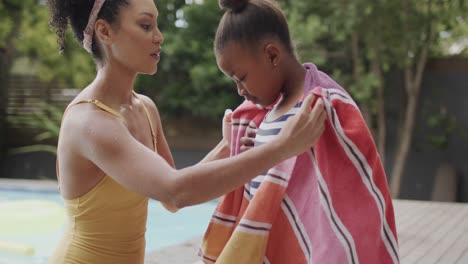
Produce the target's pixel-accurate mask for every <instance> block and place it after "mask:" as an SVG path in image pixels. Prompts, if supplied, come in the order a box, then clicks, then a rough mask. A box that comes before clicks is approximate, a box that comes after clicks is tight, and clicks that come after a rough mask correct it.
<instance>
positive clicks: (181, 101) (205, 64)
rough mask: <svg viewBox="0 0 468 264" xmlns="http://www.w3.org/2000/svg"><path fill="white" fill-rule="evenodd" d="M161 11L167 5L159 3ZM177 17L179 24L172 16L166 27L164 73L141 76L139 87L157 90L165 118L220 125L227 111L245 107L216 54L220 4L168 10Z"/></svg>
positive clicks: (161, 65) (200, 3) (160, 67)
mask: <svg viewBox="0 0 468 264" xmlns="http://www.w3.org/2000/svg"><path fill="white" fill-rule="evenodd" d="M161 6H164V2H163V4H161V2H158V8H160V9H161ZM177 8H179V9H177ZM171 11H172V12H174V13H175V14H176V15H175V18H174V17H172V15H171V17H172V19H171V20H169V21H168V22H166V23H165V24H164V25H163V26H162V32H163V34H164V37H165V40H164V44H163V49H162V51H163V53H162V58H161V62H160V63H159V69H158V73H157V74H156V76H155V77H153V76H141V77H140V78H139V82H138V85H137V87H138V89H140V90H143V89H147V88H144V87H155V88H156V89H157V92H155V95H156V97H157V98H156V102H157V103H158V107H160V108H161V110H162V111H161V113H166V115H171V116H176V117H181V116H196V117H204V118H210V119H215V118H216V119H217V118H219V117H220V116H221V115H222V113H223V112H224V109H225V108H226V107H233V106H235V105H237V104H238V103H239V98H238V96H237V94H236V92H235V89H234V85H233V84H232V82H231V81H230V80H229V79H228V78H226V77H224V76H223V74H222V73H221V71H219V70H218V68H217V64H216V60H215V56H214V53H213V41H214V35H215V31H216V27H217V25H218V22H219V20H220V18H221V15H222V12H221V10H220V9H219V7H218V3H217V1H203V2H199V3H197V1H195V3H192V4H180V5H178V6H175V8H174V9H171V10H168V11H167V10H166V12H169V13H170V12H171ZM163 12H164V11H160V13H161V14H164V13H163ZM231 87H232V89H230V88H231Z"/></svg>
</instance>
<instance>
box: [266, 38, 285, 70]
mask: <svg viewBox="0 0 468 264" xmlns="http://www.w3.org/2000/svg"><path fill="white" fill-rule="evenodd" d="M264 51H265V55H266V57H267V60H268V62H269V63H270V64H271V65H272V66H273V67H274V68H276V67H277V66H278V65H279V64H280V62H281V59H282V54H281V50H280V49H279V47H278V45H276V44H275V43H271V42H270V43H268V44H266V46H265V49H264Z"/></svg>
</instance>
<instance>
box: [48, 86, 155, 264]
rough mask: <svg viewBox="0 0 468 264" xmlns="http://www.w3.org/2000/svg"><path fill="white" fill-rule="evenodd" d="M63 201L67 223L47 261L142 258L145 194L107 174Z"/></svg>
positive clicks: (140, 260) (100, 261)
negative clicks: (89, 187) (125, 186)
mask: <svg viewBox="0 0 468 264" xmlns="http://www.w3.org/2000/svg"><path fill="white" fill-rule="evenodd" d="M135 96H136V94H135ZM141 102H142V101H141ZM79 103H94V104H95V105H96V106H97V107H99V108H101V109H102V110H104V111H106V112H109V113H111V114H113V115H116V116H118V117H119V118H122V119H123V116H121V115H120V114H119V113H117V112H115V111H114V110H112V109H111V108H109V107H107V106H106V105H104V104H102V103H100V102H99V101H97V100H84V101H80V102H78V103H77V104H79ZM142 103H143V102H142ZM74 105H76V104H74ZM143 107H144V108H145V112H146V116H147V117H148V121H149V124H150V127H151V134H152V139H153V147H154V150H155V151H156V135H155V133H154V128H153V125H152V122H151V119H150V116H149V114H148V111H147V109H146V107H145V106H144V103H143ZM123 120H124V121H125V119H123ZM64 202H65V210H66V212H67V216H68V223H67V226H66V227H65V235H64V236H63V238H62V240H61V241H60V243H59V245H58V246H57V248H56V249H55V252H54V254H53V255H52V257H51V258H50V260H49V263H53V264H59V263H60V264H64V263H83V264H93V263H97V264H106V263H112V264H118V263H125V264H126V263H129V264H134V263H135V264H138V263H143V262H144V257H145V231H146V217H147V210H148V198H147V197H144V196H142V195H140V194H137V193H134V192H131V191H129V190H127V189H125V188H124V187H123V186H121V185H120V184H118V183H117V182H115V181H114V180H113V179H112V178H111V177H109V176H104V177H103V178H102V179H101V180H100V181H99V183H98V184H97V185H96V186H95V187H93V188H92V189H91V190H90V191H89V192H88V193H86V194H84V195H82V196H80V197H77V198H74V199H64Z"/></svg>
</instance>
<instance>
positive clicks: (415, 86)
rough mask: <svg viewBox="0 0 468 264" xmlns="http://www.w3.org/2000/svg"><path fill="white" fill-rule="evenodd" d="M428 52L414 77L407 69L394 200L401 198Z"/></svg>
mask: <svg viewBox="0 0 468 264" xmlns="http://www.w3.org/2000/svg"><path fill="white" fill-rule="evenodd" d="M428 51H429V45H427V46H426V47H424V48H423V50H422V51H421V55H420V57H419V60H418V61H417V63H416V70H415V71H414V75H413V71H412V67H411V66H409V67H407V68H406V69H405V86H406V87H405V88H406V95H407V101H406V102H407V105H406V111H405V116H404V121H403V127H402V131H401V134H400V140H399V142H398V147H397V151H396V153H395V159H394V161H393V168H392V174H391V179H390V192H391V194H392V197H393V198H398V197H399V196H400V189H401V188H400V187H401V178H402V175H403V171H404V168H405V165H406V159H407V157H408V153H409V150H410V147H411V142H412V136H413V130H414V125H415V120H416V112H417V108H418V101H419V94H420V91H421V82H422V77H423V74H424V67H425V66H426V62H427V54H428Z"/></svg>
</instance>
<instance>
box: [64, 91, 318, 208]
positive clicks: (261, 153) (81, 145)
mask: <svg viewBox="0 0 468 264" xmlns="http://www.w3.org/2000/svg"><path fill="white" fill-rule="evenodd" d="M311 103H312V96H309V97H308V98H307V99H306V100H305V101H304V104H303V107H302V108H301V110H300V111H299V113H298V114H297V115H295V116H294V117H292V118H290V119H291V120H290V121H288V122H289V123H288V125H287V126H286V127H285V128H284V129H283V130H282V131H281V132H280V134H279V135H278V138H277V140H275V141H274V142H271V143H268V144H264V145H262V146H260V147H258V148H253V149H252V150H250V151H246V152H244V153H241V154H240V155H237V156H235V157H231V158H226V159H221V160H217V161H213V162H207V163H203V164H197V165H194V166H191V167H188V168H185V169H182V170H176V169H174V168H172V167H171V166H170V165H169V164H168V163H167V162H166V161H165V160H164V159H163V158H162V157H161V156H159V155H157V154H156V153H154V152H153V151H151V150H150V149H148V148H147V147H145V146H144V145H142V144H141V143H140V142H138V141H137V140H135V139H134V138H133V137H132V136H131V134H130V133H129V132H128V130H127V129H126V127H125V126H124V125H123V124H122V123H121V122H115V120H114V119H111V118H109V117H108V115H107V114H106V113H104V112H102V113H101V112H99V113H97V114H94V115H93V116H92V117H89V118H87V119H85V120H83V121H82V122H75V123H74V124H73V123H71V124H68V125H70V126H72V127H70V128H69V129H67V131H73V134H75V135H71V136H74V137H75V138H76V140H77V141H76V142H78V143H77V146H76V147H77V149H78V152H79V153H80V154H81V155H82V156H83V157H85V158H87V159H88V160H90V161H92V162H93V163H94V164H96V165H97V166H98V167H99V168H100V169H101V170H102V171H103V172H104V173H106V174H107V175H109V176H110V177H112V178H113V179H114V180H116V181H117V182H119V183H120V184H122V185H123V186H125V187H126V188H127V189H129V190H131V191H134V192H137V193H140V194H143V195H146V196H148V197H151V198H153V199H156V200H159V201H161V202H164V203H168V204H170V205H173V206H175V207H177V208H182V207H185V206H189V205H194V204H199V203H203V202H206V201H209V200H211V199H214V198H216V197H219V196H221V195H222V194H224V193H227V192H229V191H231V190H233V189H235V188H237V187H238V186H241V185H242V184H244V183H245V182H246V181H248V180H250V179H251V178H253V177H255V176H256V175H258V174H260V173H262V172H263V171H265V170H267V169H269V168H270V167H272V166H274V165H275V164H277V163H278V162H280V161H282V160H284V159H286V158H289V157H292V156H295V155H298V154H300V153H302V152H304V151H306V150H308V149H309V148H310V147H312V146H313V145H314V144H315V142H316V141H317V140H318V138H319V137H320V135H321V133H322V132H323V129H324V120H325V112H324V110H323V103H322V102H321V100H318V101H317V103H316V105H315V107H314V108H313V110H312V111H310V110H309V109H310V108H309V106H310V105H311Z"/></svg>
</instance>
